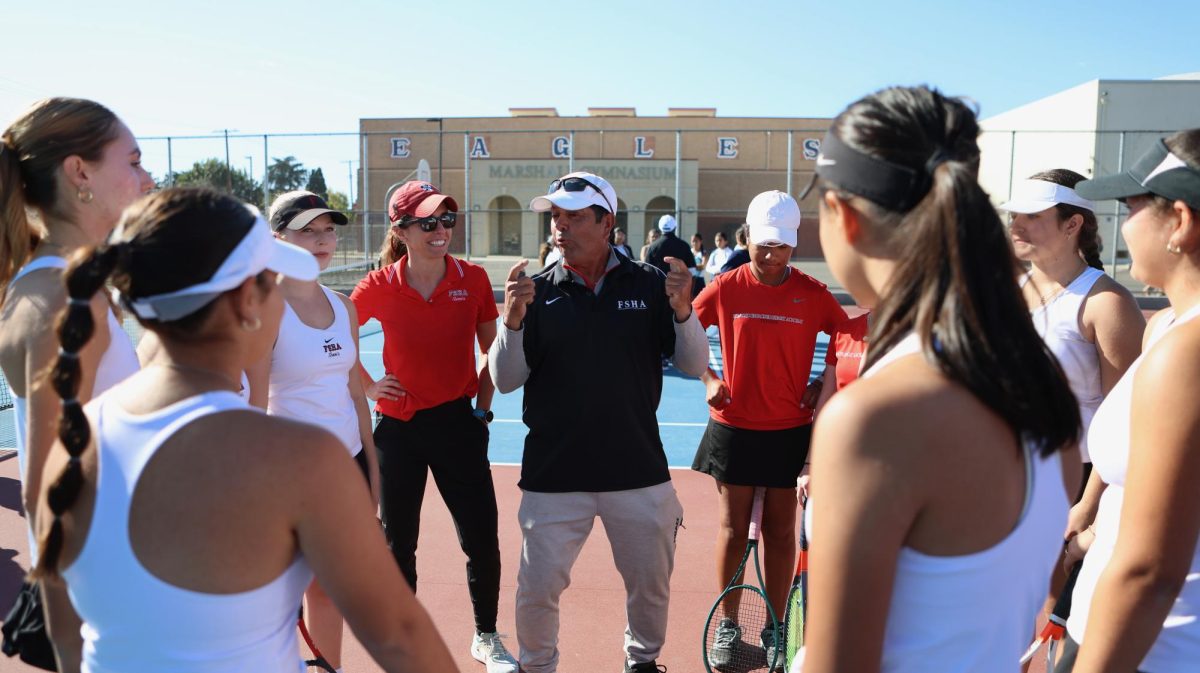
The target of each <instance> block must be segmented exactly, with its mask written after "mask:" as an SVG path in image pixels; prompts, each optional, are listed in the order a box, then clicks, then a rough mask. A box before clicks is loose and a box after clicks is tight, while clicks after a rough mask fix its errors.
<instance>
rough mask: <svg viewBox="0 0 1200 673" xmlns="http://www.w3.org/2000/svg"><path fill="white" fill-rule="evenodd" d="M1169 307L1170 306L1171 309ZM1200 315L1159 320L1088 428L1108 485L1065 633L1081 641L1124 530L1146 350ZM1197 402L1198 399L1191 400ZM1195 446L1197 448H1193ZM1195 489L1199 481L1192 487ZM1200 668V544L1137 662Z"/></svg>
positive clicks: (1164, 669) (1157, 672)
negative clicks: (1136, 399)
mask: <svg viewBox="0 0 1200 673" xmlns="http://www.w3.org/2000/svg"><path fill="white" fill-rule="evenodd" d="M1168 310H1170V309H1168ZM1197 316H1200V306H1196V307H1194V308H1192V309H1191V310H1189V311H1188V312H1186V313H1184V314H1183V315H1182V316H1179V317H1178V318H1175V317H1174V316H1173V315H1166V316H1163V317H1162V318H1161V319H1160V320H1158V321H1157V322H1156V323H1155V328H1154V332H1152V333H1151V334H1150V337H1149V339H1148V340H1147V342H1146V350H1145V351H1144V352H1143V353H1142V355H1141V356H1140V357H1138V359H1137V360H1134V362H1133V364H1132V365H1130V366H1129V369H1127V370H1126V371H1125V374H1124V375H1123V376H1122V377H1121V380H1120V381H1117V385H1115V386H1113V389H1112V390H1111V391H1109V393H1108V397H1106V398H1105V399H1104V402H1103V403H1102V404H1101V405H1100V409H1099V411H1097V412H1096V418H1095V419H1094V420H1093V421H1092V427H1091V430H1090V431H1089V432H1090V434H1091V441H1092V466H1093V469H1095V470H1096V472H1098V473H1100V477H1101V478H1102V479H1104V483H1106V484H1108V488H1106V489H1104V494H1103V495H1101V496H1100V506H1099V509H1098V510H1097V511H1096V521H1095V523H1094V524H1093V525H1092V529H1093V530H1094V531H1095V533H1096V539H1095V541H1094V542H1092V546H1091V547H1090V548H1089V549H1088V553H1087V556H1085V557H1084V559H1083V569H1082V570H1080V571H1079V579H1078V580H1077V581H1076V583H1075V593H1074V594H1072V597H1071V616H1070V617H1069V618H1068V619H1067V632H1068V633H1070V634H1071V637H1072V638H1074V639H1075V640H1076V641H1078V642H1080V643H1082V642H1083V641H1084V638H1085V637H1086V633H1085V630H1086V628H1087V620H1088V614H1089V613H1090V612H1091V607H1092V596H1093V595H1094V594H1095V592H1096V582H1097V581H1098V580H1099V579H1100V574H1101V573H1102V572H1103V571H1104V568H1105V566H1107V565H1108V561H1109V559H1111V558H1112V555H1113V549H1114V547H1115V545H1116V541H1117V534H1118V533H1119V532H1120V523H1121V505H1122V504H1123V502H1124V500H1125V473H1126V470H1127V469H1128V468H1129V442H1130V426H1129V416H1130V413H1131V411H1132V408H1133V379H1134V377H1135V376H1136V375H1137V371H1138V369H1140V368H1141V365H1142V359H1143V358H1144V357H1145V354H1146V353H1147V352H1149V351H1150V350H1152V349H1153V348H1154V345H1155V344H1156V343H1158V342H1159V341H1160V340H1162V338H1163V337H1164V336H1165V335H1166V334H1167V332H1169V331H1170V330H1171V329H1172V328H1174V327H1175V326H1177V325H1181V324H1183V323H1185V322H1187V321H1189V320H1191V319H1193V318H1195V317H1197ZM1192 403H1194V402H1192ZM1194 448H1195V447H1194ZM1191 487H1192V488H1196V485H1194V484H1193V485H1192V486H1191ZM1198 669H1200V543H1198V544H1197V547H1196V549H1194V550H1193V551H1192V563H1191V566H1190V569H1189V570H1188V574H1187V579H1186V580H1185V581H1184V584H1183V588H1182V589H1181V590H1180V592H1179V596H1178V597H1177V598H1176V599H1175V603H1174V604H1173V605H1172V606H1171V611H1170V612H1169V613H1168V614H1167V619H1166V621H1165V622H1163V628H1162V631H1161V632H1159V635H1158V639H1157V640H1155V641H1154V645H1153V646H1152V647H1151V648H1150V651H1149V652H1148V653H1147V654H1146V658H1145V659H1143V660H1142V664H1141V665H1140V666H1138V670H1143V671H1150V672H1151V673H1177V672H1178V673H1182V672H1183V671H1189V672H1194V671H1196V670H1198Z"/></svg>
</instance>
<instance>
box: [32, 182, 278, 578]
mask: <svg viewBox="0 0 1200 673" xmlns="http://www.w3.org/2000/svg"><path fill="white" fill-rule="evenodd" d="M252 226H255V217H254V214H253V213H252V212H251V211H250V210H249V209H248V208H247V207H246V206H245V205H243V204H242V203H241V202H239V201H238V200H236V199H234V198H232V197H229V196H225V195H222V194H218V193H216V192H213V191H209V190H204V189H166V190H163V191H161V192H158V193H155V194H151V195H149V196H146V197H143V198H142V199H140V200H139V201H137V202H135V203H134V204H133V205H131V206H130V207H129V208H128V209H127V210H126V211H125V215H124V216H123V217H122V219H121V223H120V224H119V225H118V226H117V231H118V232H120V234H118V235H117V240H114V241H111V242H109V243H106V244H104V245H101V246H97V247H93V248H85V249H83V250H81V251H79V252H78V253H76V255H75V256H74V257H73V258H72V261H71V263H70V264H69V265H68V267H67V271H66V275H65V283H66V286H67V298H68V301H67V307H66V309H64V311H63V313H62V315H61V317H60V318H59V321H58V328H57V331H58V339H59V344H60V350H59V355H58V358H57V359H56V360H55V362H54V364H53V366H52V367H51V369H50V371H49V374H48V376H47V379H48V382H49V384H50V385H51V386H52V387H53V388H54V391H55V392H56V393H58V396H59V397H60V398H61V399H62V411H61V415H60V417H59V422H58V440H59V442H60V443H61V444H62V445H63V447H64V448H65V449H66V451H67V454H68V456H69V459H68V461H67V465H66V467H65V468H63V471H62V472H61V473H60V474H59V475H58V477H57V478H55V480H54V481H53V483H51V484H50V486H49V487H47V488H46V504H47V506H48V508H49V510H50V513H51V515H52V519H51V521H50V524H49V526H47V527H46V528H45V529H44V532H43V534H42V535H41V537H40V539H39V543H38V564H37V567H36V568H34V570H33V573H32V576H33V577H34V578H39V579H40V578H45V577H53V576H57V575H58V569H59V564H60V559H61V556H62V550H63V543H64V530H63V522H62V519H63V515H65V514H66V513H67V512H68V511H70V510H71V508H72V507H74V506H75V503H76V501H78V499H79V494H80V493H81V492H82V490H83V485H84V474H83V462H82V458H83V455H84V453H85V452H86V450H87V449H88V447H89V446H90V445H91V439H92V431H91V425H90V424H89V423H88V419H87V416H86V415H85V414H84V411H83V407H82V405H81V404H80V402H79V400H78V399H77V398H78V395H79V384H80V379H81V377H82V374H83V371H82V367H81V365H80V361H79V353H80V351H81V350H83V348H84V346H86V345H87V343H88V342H89V341H90V340H91V338H92V335H93V334H94V333H95V329H96V325H95V319H94V318H93V315H92V306H91V301H92V298H93V297H94V296H95V295H96V293H97V292H99V291H100V290H101V288H103V287H104V285H105V283H106V282H108V281H109V280H110V279H111V280H112V283H113V286H114V287H116V288H117V289H118V290H120V291H121V293H122V296H125V297H129V298H133V299H136V298H139V297H148V296H153V295H158V294H164V293H167V292H173V291H175V290H180V289H182V288H185V287H188V286H189V285H194V284H196V283H200V282H203V281H205V280H207V279H208V278H210V277H211V276H212V275H213V273H215V272H216V271H217V269H218V268H220V266H221V264H222V263H223V262H224V261H225V258H226V257H228V255H229V253H230V252H231V251H232V250H233V248H234V247H235V246H236V245H237V244H238V243H239V242H240V241H241V240H242V238H244V237H245V235H246V233H247V232H248V231H249V228H250V227H252ZM215 303H216V301H215V298H214V300H213V301H210V302H209V303H208V304H206V305H205V306H203V307H202V308H200V309H198V310H196V311H194V312H193V313H190V314H189V315H187V316H184V317H183V318H180V319H178V320H174V321H171V322H160V321H151V320H142V319H140V318H139V322H141V323H142V325H143V326H144V327H146V329H149V330H152V331H154V332H156V333H158V334H159V336H160V337H161V338H163V339H191V340H194V339H197V338H203V329H202V327H203V323H204V321H205V320H206V319H207V317H208V316H209V315H210V314H211V312H212V309H213V306H214V305H215ZM113 337H114V338H119V337H118V335H113Z"/></svg>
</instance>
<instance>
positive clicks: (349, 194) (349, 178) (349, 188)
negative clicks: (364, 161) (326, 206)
mask: <svg viewBox="0 0 1200 673" xmlns="http://www.w3.org/2000/svg"><path fill="white" fill-rule="evenodd" d="M342 163H343V164H346V198H347V200H349V201H350V207H351V208H353V207H354V160H353V159H343V160H342Z"/></svg>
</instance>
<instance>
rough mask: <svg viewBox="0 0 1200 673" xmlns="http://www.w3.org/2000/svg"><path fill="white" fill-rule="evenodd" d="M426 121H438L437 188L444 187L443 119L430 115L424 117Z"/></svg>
mask: <svg viewBox="0 0 1200 673" xmlns="http://www.w3.org/2000/svg"><path fill="white" fill-rule="evenodd" d="M425 121H427V122H437V123H438V184H437V186H438V189H445V188H446V183H444V182H442V122H443V121H445V120H443V119H442V118H441V117H432V118H430V119H426V120H425Z"/></svg>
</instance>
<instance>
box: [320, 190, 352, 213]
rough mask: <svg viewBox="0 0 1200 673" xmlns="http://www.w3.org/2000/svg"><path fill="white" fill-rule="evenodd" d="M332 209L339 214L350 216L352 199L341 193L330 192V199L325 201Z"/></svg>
mask: <svg viewBox="0 0 1200 673" xmlns="http://www.w3.org/2000/svg"><path fill="white" fill-rule="evenodd" d="M325 201H326V203H328V204H329V207H330V208H333V209H334V210H337V211H339V212H343V213H346V214H347V215H349V214H350V199H349V197H347V196H346V195H345V194H343V193H341V192H329V198H328V199H325Z"/></svg>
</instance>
